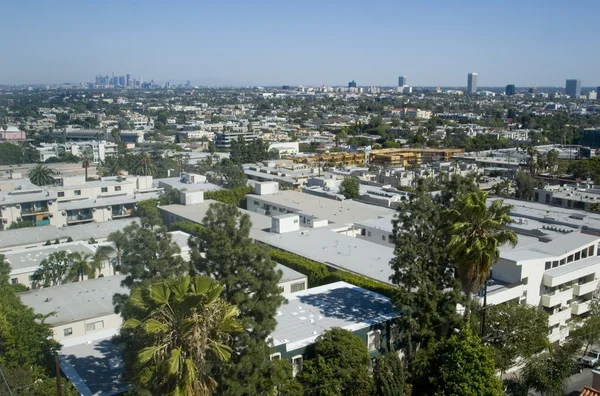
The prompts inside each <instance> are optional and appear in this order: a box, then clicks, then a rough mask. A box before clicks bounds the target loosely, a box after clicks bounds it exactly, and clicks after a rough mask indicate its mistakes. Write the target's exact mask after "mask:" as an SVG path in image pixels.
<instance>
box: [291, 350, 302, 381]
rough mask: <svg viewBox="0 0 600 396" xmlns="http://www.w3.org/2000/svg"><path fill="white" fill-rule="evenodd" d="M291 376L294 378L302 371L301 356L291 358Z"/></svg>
mask: <svg viewBox="0 0 600 396" xmlns="http://www.w3.org/2000/svg"><path fill="white" fill-rule="evenodd" d="M292 369H293V371H292V375H293V376H294V377H295V376H296V375H298V373H299V372H300V370H302V355H298V356H294V357H293V358H292Z"/></svg>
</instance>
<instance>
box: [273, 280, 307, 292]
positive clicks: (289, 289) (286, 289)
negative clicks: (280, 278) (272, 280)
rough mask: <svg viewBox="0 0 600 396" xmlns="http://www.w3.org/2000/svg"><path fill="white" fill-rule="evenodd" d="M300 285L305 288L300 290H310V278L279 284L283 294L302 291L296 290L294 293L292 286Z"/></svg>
mask: <svg viewBox="0 0 600 396" xmlns="http://www.w3.org/2000/svg"><path fill="white" fill-rule="evenodd" d="M298 284H303V285H304V288H303V289H300V290H306V289H308V278H306V277H304V278H303V279H295V280H292V281H287V282H279V284H278V286H279V287H280V288H281V289H282V290H281V292H282V293H293V292H296V291H300V290H294V291H293V292H292V285H298Z"/></svg>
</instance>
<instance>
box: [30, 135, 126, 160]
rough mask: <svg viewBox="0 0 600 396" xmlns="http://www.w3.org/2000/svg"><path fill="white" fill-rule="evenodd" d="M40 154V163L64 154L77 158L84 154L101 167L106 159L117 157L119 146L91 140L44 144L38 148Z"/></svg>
mask: <svg viewBox="0 0 600 396" xmlns="http://www.w3.org/2000/svg"><path fill="white" fill-rule="evenodd" d="M36 150H37V151H38V152H39V153H40V161H42V162H45V161H46V160H48V159H50V158H54V157H58V156H59V155H61V154H64V153H70V154H73V155H75V156H77V157H81V156H82V155H83V154H84V153H86V152H87V153H89V154H91V155H92V158H93V164H94V165H99V164H100V162H101V161H104V160H105V159H106V157H112V156H115V155H117V152H118V146H117V144H116V143H112V142H107V141H105V140H102V141H99V142H98V141H94V140H90V141H87V142H83V141H82V142H68V143H42V144H41V146H40V147H36Z"/></svg>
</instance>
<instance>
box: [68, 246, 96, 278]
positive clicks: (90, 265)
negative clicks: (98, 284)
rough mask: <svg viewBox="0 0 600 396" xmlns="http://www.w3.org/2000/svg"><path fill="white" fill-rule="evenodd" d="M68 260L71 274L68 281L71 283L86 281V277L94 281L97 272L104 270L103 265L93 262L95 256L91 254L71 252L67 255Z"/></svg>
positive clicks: (69, 273)
mask: <svg viewBox="0 0 600 396" xmlns="http://www.w3.org/2000/svg"><path fill="white" fill-rule="evenodd" d="M67 259H68V260H69V272H68V273H67V277H66V279H68V280H69V281H71V282H77V281H80V280H81V281H82V280H85V277H86V276H87V277H88V278H89V279H93V278H95V277H96V271H100V270H101V269H102V265H101V264H100V263H99V262H97V261H95V260H93V256H92V255H91V254H89V253H80V252H71V253H69V254H68V255H67Z"/></svg>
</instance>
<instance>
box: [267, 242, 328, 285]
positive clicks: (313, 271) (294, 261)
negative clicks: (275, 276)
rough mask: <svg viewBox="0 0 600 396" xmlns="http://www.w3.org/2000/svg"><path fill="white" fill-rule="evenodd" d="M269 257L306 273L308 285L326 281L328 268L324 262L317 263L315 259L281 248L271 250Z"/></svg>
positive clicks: (320, 283)
mask: <svg viewBox="0 0 600 396" xmlns="http://www.w3.org/2000/svg"><path fill="white" fill-rule="evenodd" d="M271 259H273V261H276V262H278V263H280V264H282V265H285V266H286V267H289V268H291V269H293V270H295V271H298V272H300V273H301V274H304V275H306V276H307V277H308V287H315V286H320V285H324V284H326V283H328V282H326V281H325V280H326V278H327V276H328V275H329V270H328V269H327V266H326V265H325V264H321V263H317V262H316V261H313V260H309V259H307V258H305V257H302V256H298V255H297V254H294V253H290V252H285V251H282V250H272V251H271Z"/></svg>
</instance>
